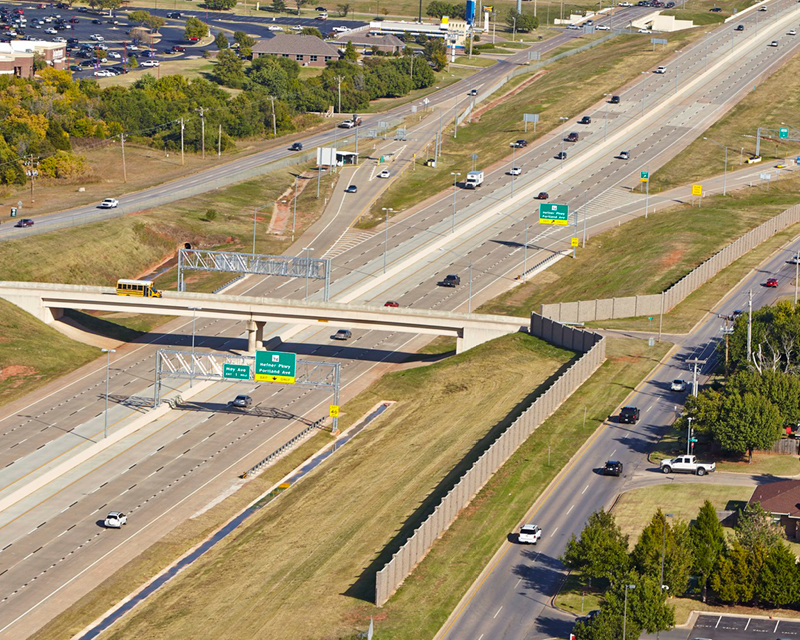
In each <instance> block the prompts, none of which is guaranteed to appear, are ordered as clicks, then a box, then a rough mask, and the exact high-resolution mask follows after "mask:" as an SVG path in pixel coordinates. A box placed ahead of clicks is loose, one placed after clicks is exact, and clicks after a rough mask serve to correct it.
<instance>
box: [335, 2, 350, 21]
mask: <svg viewBox="0 0 800 640" xmlns="http://www.w3.org/2000/svg"><path fill="white" fill-rule="evenodd" d="M336 8H337V9H338V11H339V15H340V16H341V17H342V18H346V17H347V14H348V13H350V9H351V8H352V5H351V4H350V3H349V2H346V3H344V4H337V5H336Z"/></svg>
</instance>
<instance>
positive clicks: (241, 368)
mask: <svg viewBox="0 0 800 640" xmlns="http://www.w3.org/2000/svg"><path fill="white" fill-rule="evenodd" d="M222 377H223V378H225V379H226V380H249V379H250V366H249V365H246V364H224V365H222Z"/></svg>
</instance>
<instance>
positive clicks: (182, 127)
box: [181, 118, 184, 166]
mask: <svg viewBox="0 0 800 640" xmlns="http://www.w3.org/2000/svg"><path fill="white" fill-rule="evenodd" d="M183 129H184V126H183V118H181V166H183Z"/></svg>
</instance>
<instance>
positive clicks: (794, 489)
mask: <svg viewBox="0 0 800 640" xmlns="http://www.w3.org/2000/svg"><path fill="white" fill-rule="evenodd" d="M755 502H758V503H760V504H761V508H762V509H764V510H766V511H769V512H770V513H773V514H788V515H790V516H793V517H795V518H800V480H780V481H778V482H769V483H766V484H762V485H759V486H758V487H756V490H755V491H754V492H753V497H752V498H750V504H753V503H755Z"/></svg>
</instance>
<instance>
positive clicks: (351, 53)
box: [343, 40, 358, 62]
mask: <svg viewBox="0 0 800 640" xmlns="http://www.w3.org/2000/svg"><path fill="white" fill-rule="evenodd" d="M343 57H344V59H345V60H350V61H351V62H355V61H356V60H358V53H357V52H356V48H355V47H354V46H353V43H352V41H350V40H348V41H347V44H346V45H345V47H344V56H343Z"/></svg>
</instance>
